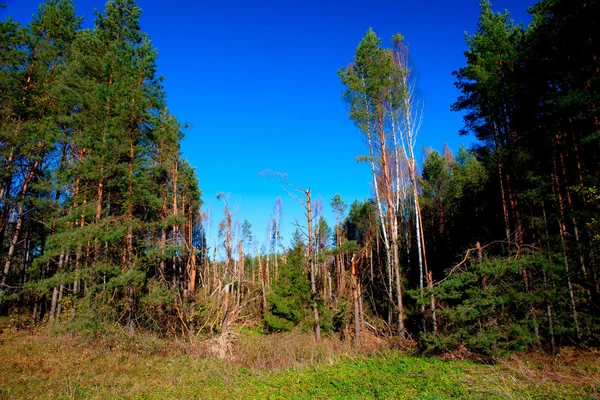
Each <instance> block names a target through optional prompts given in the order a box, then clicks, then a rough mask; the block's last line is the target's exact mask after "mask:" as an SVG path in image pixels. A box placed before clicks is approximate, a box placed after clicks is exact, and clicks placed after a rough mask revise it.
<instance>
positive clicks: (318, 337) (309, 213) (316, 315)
mask: <svg viewBox="0 0 600 400" xmlns="http://www.w3.org/2000/svg"><path fill="white" fill-rule="evenodd" d="M306 215H307V223H308V264H309V267H310V291H311V300H312V308H313V317H314V320H315V321H314V325H315V326H314V328H315V338H316V340H317V341H320V340H321V326H320V324H319V309H318V308H317V286H316V279H315V263H314V259H313V252H314V249H313V232H312V203H311V199H310V188H308V189H307V190H306Z"/></svg>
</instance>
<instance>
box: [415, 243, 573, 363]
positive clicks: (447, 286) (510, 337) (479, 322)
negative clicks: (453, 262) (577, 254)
mask: <svg viewBox="0 0 600 400" xmlns="http://www.w3.org/2000/svg"><path fill="white" fill-rule="evenodd" d="M473 261H474V262H471V263H469V264H466V265H465V266H463V267H462V268H461V269H459V270H455V271H453V273H452V274H451V275H449V276H448V277H447V278H446V280H444V281H443V282H441V283H440V284H439V285H437V286H436V287H435V288H434V290H433V293H434V294H435V296H436V299H437V300H438V301H439V302H440V304H442V305H443V308H442V310H440V311H439V314H438V315H439V317H440V318H441V320H442V321H441V327H442V332H441V333H440V334H432V333H428V334H425V335H424V336H423V338H424V340H425V344H426V345H427V348H428V350H430V351H440V350H443V351H445V350H454V349H458V348H461V347H464V348H466V349H468V350H469V351H471V352H474V353H478V354H485V355H499V354H501V353H502V352H505V351H512V350H520V351H522V350H528V349H531V348H532V347H539V346H542V345H543V344H548V343H549V342H550V335H551V330H552V333H553V334H554V335H556V336H557V337H564V338H567V337H572V336H573V334H574V328H573V321H572V319H571V320H570V303H569V292H568V289H567V288H566V287H565V285H562V284H560V282H561V280H562V279H563V278H562V274H564V270H563V268H562V266H561V264H560V259H553V258H551V259H549V258H548V256H547V255H546V254H543V253H539V252H535V253H533V254H531V255H527V256H523V257H521V258H519V259H516V260H514V259H512V260H511V259H505V258H491V259H486V260H484V261H483V262H481V263H477V262H476V261H475V260H473ZM467 265H468V267H467ZM548 307H550V308H551V310H552V312H553V320H552V321H550V320H549V319H548Z"/></svg>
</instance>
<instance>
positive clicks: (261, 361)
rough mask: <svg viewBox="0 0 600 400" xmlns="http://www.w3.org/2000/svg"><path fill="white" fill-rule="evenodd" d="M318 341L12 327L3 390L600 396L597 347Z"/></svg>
mask: <svg viewBox="0 0 600 400" xmlns="http://www.w3.org/2000/svg"><path fill="white" fill-rule="evenodd" d="M310 340H311V339H310V336H309V335H307V334H301V333H290V334H282V335H275V336H270V337H265V336H261V335H243V336H242V337H240V336H238V337H237V338H236V339H235V340H234V342H235V343H234V344H233V347H232V348H230V349H229V351H228V354H229V355H228V358H227V359H226V360H220V359H217V358H215V357H210V356H208V353H207V351H206V345H204V344H197V345H193V346H190V345H189V344H183V343H174V342H166V341H162V340H159V339H156V338H151V337H146V336H142V335H138V336H136V337H134V338H127V337H126V336H125V335H122V336H119V335H116V336H115V337H104V338H99V339H90V338H83V337H81V336H77V335H68V334H64V333H63V334H57V333H52V332H48V331H47V330H38V331H18V332H15V331H12V330H10V329H5V330H4V332H3V333H2V334H0V398H7V399H84V398H85V399H87V398H91V399H118V398H127V399H189V398H198V399H221V398H235V399H303V398H307V399H308V398H319V399H323V398H333V399H335V398H339V399H352V398H356V399H369V398H371V399H414V398H421V399H451V398H473V399H490V398H498V399H507V398H508V399H510V398H515V399H529V398H540V399H546V398H556V399H564V398H600V391H599V388H600V357H599V354H597V353H594V352H575V351H573V350H569V349H566V350H563V351H562V353H560V354H559V355H557V356H548V355H541V354H536V353H531V354H520V355H513V356H511V357H509V358H506V359H501V360H499V361H498V362H497V363H496V364H494V365H483V364H477V363H473V362H467V361H442V360H440V359H435V358H427V357H417V356H410V355H405V354H401V353H400V352H397V351H392V350H376V349H373V348H371V349H370V350H369V351H368V352H364V351H363V352H362V353H361V352H358V351H356V350H353V349H352V348H351V346H349V345H345V344H339V343H340V342H339V341H338V340H337V339H335V340H334V339H331V340H326V341H325V342H324V343H323V344H322V345H320V346H319V347H317V348H314V346H312V345H311V343H310ZM336 342H337V343H338V344H336ZM366 353H369V354H370V355H364V354H366ZM274 358H275V359H274ZM277 360H278V362H275V361H277Z"/></svg>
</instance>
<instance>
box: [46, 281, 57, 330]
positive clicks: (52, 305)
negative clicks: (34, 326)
mask: <svg viewBox="0 0 600 400" xmlns="http://www.w3.org/2000/svg"><path fill="white" fill-rule="evenodd" d="M57 303H58V286H54V289H53V290H52V302H51V303H50V315H49V316H48V320H49V321H50V322H53V321H54V318H55V314H56V304H57Z"/></svg>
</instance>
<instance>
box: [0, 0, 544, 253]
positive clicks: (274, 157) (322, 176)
mask: <svg viewBox="0 0 600 400" xmlns="http://www.w3.org/2000/svg"><path fill="white" fill-rule="evenodd" d="M74 2H75V6H76V8H77V13H78V14H79V15H82V16H84V18H85V22H84V26H85V27H92V25H93V19H94V14H93V10H94V9H95V8H97V9H99V10H101V11H103V10H104V3H105V2H104V1H103V0H75V1H74ZM0 3H5V4H7V6H8V8H7V9H4V10H0V18H1V19H4V18H5V17H6V16H7V15H11V16H13V17H14V18H15V19H16V20H18V21H20V22H22V23H27V22H29V20H30V19H31V15H32V14H34V13H35V11H36V9H37V6H38V4H39V3H40V0H0ZM138 4H139V5H140V7H141V8H142V10H143V13H142V17H141V27H142V29H143V30H144V31H145V32H146V33H148V35H149V36H150V39H151V40H152V43H153V44H154V46H155V47H157V48H158V53H159V60H158V67H159V73H160V74H161V75H163V76H165V77H166V81H165V88H166V91H167V96H168V105H169V109H170V111H171V112H172V113H173V114H175V115H176V116H177V117H178V118H179V119H180V120H181V121H187V122H190V123H191V124H192V125H193V126H192V128H191V129H189V130H188V131H187V132H186V138H185V140H184V142H183V145H182V149H183V153H184V157H186V158H187V159H188V160H189V161H190V163H191V164H192V165H193V166H194V167H195V168H196V172H197V175H198V178H199V181H200V188H201V190H202V191H203V196H202V197H203V200H204V203H205V208H206V207H208V206H210V207H211V211H212V220H213V222H212V227H213V228H212V229H211V231H212V232H211V238H214V237H215V236H216V225H217V222H218V220H220V219H221V216H222V205H221V204H220V203H219V202H218V201H217V200H216V195H217V193H218V192H224V193H226V194H228V196H229V202H230V206H231V208H232V210H233V211H234V218H235V219H237V220H239V221H240V222H241V221H243V220H244V219H248V220H249V221H250V222H251V223H252V225H253V233H254V235H255V236H256V238H257V239H258V240H259V241H263V240H264V237H265V231H266V226H267V221H268V219H269V215H270V214H271V212H272V209H273V205H274V203H275V200H276V198H277V197H278V196H280V197H281V198H282V200H283V221H282V222H283V224H282V231H283V235H284V242H285V243H286V244H287V243H288V242H289V239H290V237H291V232H292V231H293V230H294V227H293V221H294V218H298V219H299V220H301V218H302V210H301V207H300V205H299V204H298V203H297V202H296V201H295V200H293V199H291V198H290V197H289V196H288V195H287V194H286V192H285V191H284V190H282V189H281V187H280V185H279V184H278V183H276V182H275V181H272V180H269V179H267V178H265V177H260V176H258V173H259V172H260V171H262V170H264V169H271V170H276V171H281V172H285V173H287V174H288V176H289V180H290V182H293V183H295V184H297V185H299V186H303V187H308V186H310V187H311V190H312V192H313V198H315V199H316V198H318V196H320V197H321V198H322V200H323V203H324V204H325V209H324V215H325V217H326V218H327V220H328V221H329V222H330V224H333V221H334V219H333V216H332V213H331V210H330V207H329V201H330V199H331V198H332V197H333V195H334V194H335V193H339V194H340V195H341V196H342V198H343V199H344V201H345V202H346V203H348V204H350V203H351V202H352V201H354V200H355V199H356V198H358V199H360V200H362V199H365V198H367V197H370V196H371V189H370V171H369V168H368V167H367V166H366V165H357V164H355V161H354V160H355V158H356V156H357V155H359V154H363V153H364V152H365V146H364V143H363V142H362V138H361V135H360V133H359V132H358V130H357V129H356V128H355V127H354V125H353V124H352V123H351V122H350V121H349V120H348V117H347V114H346V110H345V107H344V105H343V103H342V100H341V90H342V87H341V84H340V82H339V79H338V77H337V71H338V69H339V68H340V67H341V66H343V65H347V64H348V63H349V62H350V61H351V60H352V58H353V54H354V50H355V48H356V45H357V44H358V42H359V41H360V39H361V38H362V37H363V35H364V33H365V32H366V30H367V29H368V28H369V27H372V28H373V29H374V30H375V32H376V33H377V34H378V36H379V37H381V38H382V39H383V43H384V44H385V45H388V44H389V38H390V37H391V35H392V34H394V33H396V32H401V33H402V34H403V35H404V36H405V38H406V40H407V43H408V44H409V46H410V51H411V55H412V59H413V63H414V66H415V67H416V69H417V70H418V71H419V76H420V77H419V88H420V91H421V93H422V95H423V96H424V99H425V117H424V123H423V127H422V129H421V132H420V134H419V139H418V142H417V147H418V148H419V149H420V148H422V147H433V148H435V149H441V148H442V146H443V145H444V143H448V144H449V145H450V147H451V148H452V149H453V150H456V149H457V148H458V147H459V146H460V145H461V144H466V145H469V144H470V143H471V140H472V139H471V138H469V137H459V135H458V130H459V129H460V128H461V127H462V120H461V116H460V115H459V114H456V113H452V112H450V110H449V109H450V104H451V103H453V102H454V101H455V100H456V97H457V96H458V92H457V90H456V89H455V88H454V85H453V83H454V79H453V77H452V75H451V73H452V71H453V70H456V69H458V68H459V67H461V66H462V65H463V64H464V56H463V52H464V50H465V49H466V45H465V42H464V37H465V36H464V35H465V32H468V33H473V32H474V31H475V30H476V26H477V20H478V16H479V1H478V0H456V1H447V0H422V1H402V0H390V1H364V0H363V1H354V0H348V1H314V0H308V1H264V0H256V1H247V2H243V1H193V0H183V1H180V0H172V1H164V0H163V1H158V0H138ZM533 4H534V0H495V1H493V2H492V7H493V9H494V10H496V11H500V10H504V9H508V10H509V11H510V12H511V15H512V17H513V19H514V20H515V21H517V22H519V21H524V22H525V23H528V22H529V20H530V18H529V15H528V14H527V12H526V9H527V8H528V7H529V6H531V5H533ZM211 244H212V239H211Z"/></svg>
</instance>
